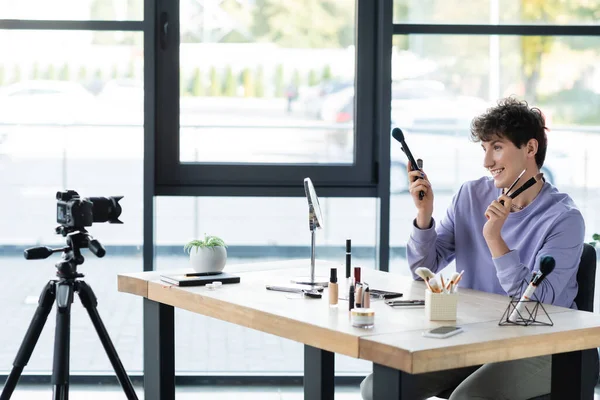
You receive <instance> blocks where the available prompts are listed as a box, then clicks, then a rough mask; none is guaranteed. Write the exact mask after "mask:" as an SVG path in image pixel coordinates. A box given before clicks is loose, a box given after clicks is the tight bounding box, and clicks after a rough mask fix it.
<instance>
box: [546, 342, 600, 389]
mask: <svg viewBox="0 0 600 400" xmlns="http://www.w3.org/2000/svg"><path fill="white" fill-rule="evenodd" d="M597 360H598V352H597V350H596V349H591V350H583V351H572V352H569V353H560V354H553V355H552V386H551V387H552V395H551V398H552V400H554V399H573V400H593V399H594V386H595V384H596V380H597V379H598V376H597V371H598V370H597V363H598V361H597Z"/></svg>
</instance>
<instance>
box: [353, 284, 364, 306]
mask: <svg viewBox="0 0 600 400" xmlns="http://www.w3.org/2000/svg"><path fill="white" fill-rule="evenodd" d="M354 299H355V303H356V308H362V300H363V285H362V283H360V282H357V283H356V294H355V296H354Z"/></svg>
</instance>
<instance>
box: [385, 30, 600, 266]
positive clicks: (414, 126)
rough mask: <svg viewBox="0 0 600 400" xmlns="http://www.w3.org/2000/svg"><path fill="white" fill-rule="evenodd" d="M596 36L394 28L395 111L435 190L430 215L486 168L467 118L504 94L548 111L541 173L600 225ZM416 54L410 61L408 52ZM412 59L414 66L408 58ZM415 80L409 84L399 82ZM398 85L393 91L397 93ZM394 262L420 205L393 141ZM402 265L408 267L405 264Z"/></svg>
mask: <svg viewBox="0 0 600 400" xmlns="http://www.w3.org/2000/svg"><path fill="white" fill-rule="evenodd" d="M599 45H600V39H598V38H596V37H579V36H569V37H567V36H542V37H540V36H500V37H499V38H497V37H490V36H475V37H473V36H464V35H444V36H440V35H409V36H396V37H395V38H394V48H393V57H392V60H393V64H392V77H393V82H394V83H393V85H392V103H391V118H392V124H393V125H394V126H399V127H401V128H402V129H403V130H404V132H405V137H406V140H407V142H408V143H409V146H410V147H411V150H412V152H413V153H414V154H415V156H416V157H420V158H422V159H423V161H424V169H425V171H426V172H427V174H428V176H429V178H430V180H431V182H432V186H433V189H434V193H435V207H434V217H435V218H437V219H440V218H442V217H443V215H444V214H445V211H446V208H447V207H448V206H449V204H450V202H451V200H452V196H453V195H454V193H456V190H457V189H458V187H459V186H460V185H461V184H462V183H464V182H465V181H467V180H471V179H477V178H479V177H481V176H484V175H486V174H488V173H487V171H485V169H484V168H483V158H482V157H483V155H482V152H481V149H480V146H479V145H478V144H475V143H473V142H471V140H470V130H469V124H470V121H471V119H472V118H473V117H474V116H476V115H478V114H480V113H481V112H483V111H484V110H485V109H486V108H487V107H489V106H491V105H493V104H495V102H496V100H497V99H498V98H501V97H506V96H515V97H517V98H519V99H523V100H526V101H528V102H529V104H530V105H532V106H536V107H539V108H540V109H541V110H542V112H543V113H544V115H545V117H546V119H547V125H548V126H549V128H550V130H549V132H548V141H549V144H548V151H547V155H546V161H545V163H544V166H543V168H542V172H543V173H544V175H545V178H546V179H547V180H548V181H550V182H551V183H553V184H554V185H556V186H557V187H558V189H559V190H561V191H563V192H566V193H568V194H569V195H570V196H571V197H572V198H573V199H574V200H575V202H576V203H577V205H578V206H579V208H580V209H581V211H582V213H583V215H584V218H585V221H586V230H587V231H586V240H589V241H591V239H592V234H593V233H595V232H598V231H599V230H600V219H599V218H598V215H597V213H596V211H595V208H596V206H597V204H596V201H595V199H596V198H597V192H598V189H599V188H600V179H599V178H598V176H597V174H595V173H594V171H596V170H597V169H598V167H599V165H598V160H597V157H595V156H594V149H595V148H596V147H597V145H598V144H599V142H600V118H599V117H598V113H597V110H598V109H599V107H600V68H598V65H600V52H599V51H598V46H599ZM407 60H410V63H408V62H407ZM407 64H410V65H411V66H412V68H407V67H406V65H407ZM401 87H410V88H411V89H412V90H410V91H409V90H407V91H406V93H405V92H404V91H400V90H397V89H395V88H401ZM395 92H396V95H394V93H395ZM390 150H391V152H390V154H391V168H392V170H391V183H392V185H391V186H392V192H393V193H392V197H391V205H392V206H391V225H390V226H391V228H390V232H391V233H390V237H391V247H392V262H391V265H392V269H393V270H395V271H400V270H401V269H402V268H403V266H404V264H403V263H402V261H403V258H398V257H397V256H396V259H397V260H398V261H400V264H398V263H397V262H395V261H394V260H393V258H394V256H393V254H396V255H398V252H395V253H394V249H393V248H394V246H403V245H405V243H406V241H407V240H408V237H409V233H410V229H411V224H412V219H413V218H414V216H415V215H416V212H415V208H414V205H413V203H412V199H411V198H410V196H409V195H408V194H407V193H406V189H407V179H406V156H405V155H404V154H403V153H402V151H401V150H400V146H399V144H398V143H395V142H394V143H392V144H391V149H390ZM400 265H402V268H400V267H399V266H400Z"/></svg>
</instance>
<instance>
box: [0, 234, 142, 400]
mask: <svg viewBox="0 0 600 400" xmlns="http://www.w3.org/2000/svg"><path fill="white" fill-rule="evenodd" d="M56 231H57V233H60V234H62V235H63V236H66V237H67V246H66V247H63V248H59V249H51V248H49V247H34V248H31V249H27V250H25V258H26V259H28V260H35V259H42V258H47V257H49V256H50V255H51V254H53V253H56V252H59V251H62V252H63V255H62V259H61V261H60V262H58V263H57V264H56V268H57V269H58V271H57V273H56V276H57V277H58V278H59V279H58V280H51V281H50V282H48V283H47V284H46V286H45V287H44V290H42V294H41V295H40V298H39V301H38V307H37V309H36V311H35V314H34V315H33V319H32V320H31V323H30V325H29V328H28V329H27V333H26V334H25V337H24V338H23V342H22V343H21V346H20V347H19V351H18V352H17V356H16V358H15V361H14V363H13V368H12V370H11V372H10V375H9V376H8V379H7V380H6V384H5V385H4V389H3V390H2V394H1V395H0V400H8V399H9V398H10V396H11V395H12V393H13V391H14V390H15V386H16V385H17V382H18V381H19V378H20V377H21V373H22V372H23V368H25V366H26V365H27V363H28V362H29V359H30V358H31V353H32V352H33V349H34V348H35V345H36V343H37V341H38V339H39V337H40V334H41V333H42V329H43V328H44V324H45V323H46V320H47V319H48V315H49V314H50V310H51V309H52V304H53V303H54V301H55V300H56V306H57V311H56V329H55V331H54V362H53V366H52V388H53V399H54V400H68V398H69V342H70V337H71V332H70V329H71V303H72V302H73V294H74V292H77V293H78V294H79V298H80V299H81V304H83V306H84V307H85V309H86V310H87V312H88V314H89V316H90V319H91V320H92V323H93V324H94V328H96V332H97V333H98V336H99V337H100V341H101V342H102V345H103V346H104V350H105V351H106V354H107V355H108V358H109V360H110V363H111V364H112V366H113V369H114V370H115V372H116V374H117V379H118V380H119V383H120V384H121V386H122V387H123V390H124V391H125V394H126V396H127V398H128V399H129V400H132V399H135V400H137V395H136V393H135V390H134V389H133V385H132V384H131V381H130V380H129V377H128V376H127V373H126V372H125V368H123V364H122V363H121V360H120V359H119V355H118V354H117V350H116V349H115V347H114V346H113V343H112V341H111V340H110V337H109V336H108V332H107V331H106V328H105V326H104V323H103V322H102V320H101V319H100V315H99V314H98V310H97V308H96V306H97V305H98V301H97V299H96V296H95V295H94V292H93V291H92V288H91V287H90V286H88V284H87V283H85V282H84V281H82V280H79V278H82V277H83V274H80V273H78V272H77V265H80V264H83V262H84V258H83V256H82V255H81V249H82V248H89V249H90V250H91V252H92V253H93V254H94V255H96V256H97V257H103V256H104V254H106V251H105V250H104V248H103V247H102V245H101V244H100V242H98V241H97V240H95V239H93V238H92V237H91V236H90V235H89V234H88V233H87V231H86V230H85V229H83V228H72V227H64V226H59V227H58V228H56Z"/></svg>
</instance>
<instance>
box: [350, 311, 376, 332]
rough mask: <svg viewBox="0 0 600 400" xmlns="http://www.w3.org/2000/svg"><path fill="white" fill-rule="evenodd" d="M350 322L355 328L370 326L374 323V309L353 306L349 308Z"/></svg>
mask: <svg viewBox="0 0 600 400" xmlns="http://www.w3.org/2000/svg"><path fill="white" fill-rule="evenodd" d="M350 323H351V324H352V326H355V327H357V328H372V327H373V326H374V325H375V310H373V309H372V308H353V309H352V310H350Z"/></svg>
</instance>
